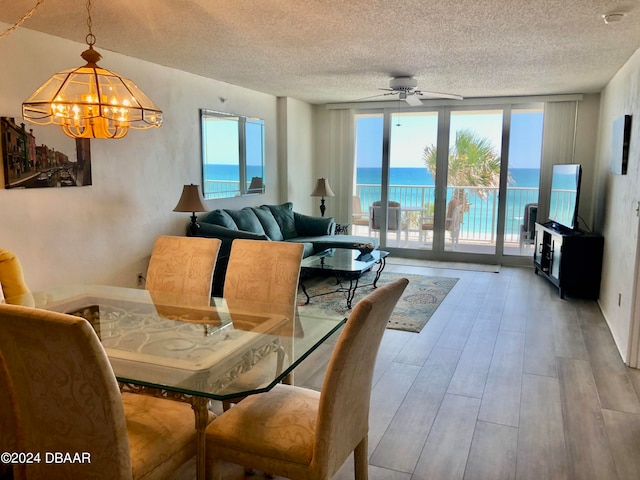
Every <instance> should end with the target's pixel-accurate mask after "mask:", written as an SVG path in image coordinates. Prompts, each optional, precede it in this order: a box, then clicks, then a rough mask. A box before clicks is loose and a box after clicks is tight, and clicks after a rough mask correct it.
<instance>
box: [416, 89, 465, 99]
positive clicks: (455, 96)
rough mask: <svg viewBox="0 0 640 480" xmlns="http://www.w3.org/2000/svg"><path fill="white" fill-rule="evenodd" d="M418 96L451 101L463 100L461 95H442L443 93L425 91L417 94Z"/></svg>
mask: <svg viewBox="0 0 640 480" xmlns="http://www.w3.org/2000/svg"><path fill="white" fill-rule="evenodd" d="M415 93H416V94H418V95H425V96H427V97H434V98H450V99H451V100H463V97H462V96H461V95H456V94H454V93H441V92H425V91H424V90H421V91H419V92H418V91H417V92H415Z"/></svg>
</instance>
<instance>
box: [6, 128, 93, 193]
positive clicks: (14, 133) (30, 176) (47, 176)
mask: <svg viewBox="0 0 640 480" xmlns="http://www.w3.org/2000/svg"><path fill="white" fill-rule="evenodd" d="M0 150H1V151H2V175H3V177H4V178H3V182H2V186H3V187H4V188H7V189H8V188H55V187H81V186H85V185H91V150H90V144H89V139H88V138H82V139H75V138H71V137H68V136H66V135H65V134H64V133H63V132H62V130H61V129H59V128H54V127H52V126H38V129H37V130H35V129H33V128H32V127H30V126H26V125H25V124H24V123H17V122H16V120H15V118H13V117H0Z"/></svg>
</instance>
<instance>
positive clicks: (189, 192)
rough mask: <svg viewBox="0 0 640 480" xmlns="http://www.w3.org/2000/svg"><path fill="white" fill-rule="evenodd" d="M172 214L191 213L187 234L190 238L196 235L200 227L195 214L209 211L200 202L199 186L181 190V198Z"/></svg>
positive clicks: (187, 186)
mask: <svg viewBox="0 0 640 480" xmlns="http://www.w3.org/2000/svg"><path fill="white" fill-rule="evenodd" d="M173 211H174V212H191V224H190V225H189V233H190V234H191V236H192V237H195V236H196V235H197V234H198V230H199V229H200V225H198V218H197V217H196V212H208V211H209V209H208V208H207V206H206V205H205V204H204V202H203V201H202V192H201V191H200V185H194V184H193V183H192V184H191V185H185V186H184V187H183V189H182V196H181V197H180V200H179V201H178V205H176V208H174V209H173Z"/></svg>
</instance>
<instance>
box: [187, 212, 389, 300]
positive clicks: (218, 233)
mask: <svg viewBox="0 0 640 480" xmlns="http://www.w3.org/2000/svg"><path fill="white" fill-rule="evenodd" d="M198 223H199V224H200V228H199V229H198V231H197V233H196V236H199V237H209V238H219V239H220V240H222V245H221V247H220V253H219V254H218V261H217V262H216V271H215V273H214V282H213V290H214V294H221V293H222V286H223V285H224V275H225V273H226V270H227V263H228V257H229V252H230V250H231V243H232V242H233V240H235V239H236V238H248V239H253V240H266V241H269V240H273V241H284V242H296V243H302V244H303V245H304V256H305V257H308V256H309V255H313V254H314V253H318V252H321V251H323V250H326V249H327V248H353V249H356V248H357V245H359V244H362V243H372V244H373V245H374V247H376V248H377V247H378V240H377V239H376V238H370V237H362V236H356V235H335V227H336V223H335V221H334V219H333V218H332V217H314V216H309V215H303V214H301V213H298V212H294V211H293V204H292V203H291V202H287V203H283V204H282V205H261V206H259V207H245V208H243V209H240V210H231V209H218V210H213V211H212V212H209V213H207V214H206V215H204V216H203V217H201V218H199V219H198ZM187 235H191V233H190V232H189V229H187Z"/></svg>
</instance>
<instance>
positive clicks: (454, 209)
mask: <svg viewBox="0 0 640 480" xmlns="http://www.w3.org/2000/svg"><path fill="white" fill-rule="evenodd" d="M463 209H464V204H462V203H459V202H458V200H456V199H453V198H452V199H451V200H450V201H449V203H448V204H447V218H446V220H445V223H444V229H445V231H446V232H449V235H450V239H451V243H452V244H454V245H457V244H458V241H459V239H460V224H461V223H462V215H463V213H464V211H463ZM433 229H434V223H433V215H427V216H423V217H421V219H420V240H421V241H422V234H423V232H432V231H433Z"/></svg>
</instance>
